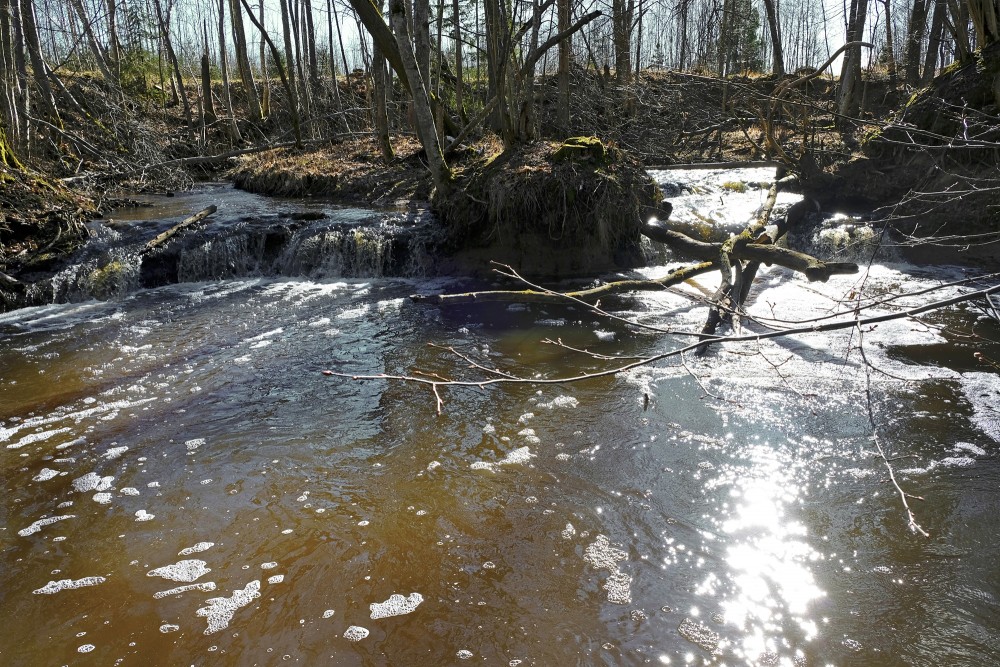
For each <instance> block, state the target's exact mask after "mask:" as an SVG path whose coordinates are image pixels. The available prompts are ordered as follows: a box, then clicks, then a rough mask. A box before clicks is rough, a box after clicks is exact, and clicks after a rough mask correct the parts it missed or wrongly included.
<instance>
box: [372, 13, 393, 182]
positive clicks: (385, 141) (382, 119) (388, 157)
mask: <svg viewBox="0 0 1000 667" xmlns="http://www.w3.org/2000/svg"><path fill="white" fill-rule="evenodd" d="M376 2H377V3H378V5H377V6H378V10H379V11H380V12H381V11H382V0H376ZM386 65H387V63H386V60H385V57H384V56H383V55H382V49H381V48H379V45H378V42H374V41H373V43H372V95H373V96H374V98H375V99H374V105H373V106H374V108H373V111H374V113H375V136H376V137H377V139H378V148H379V152H380V153H381V154H382V160H383V161H384V162H386V163H389V162H392V159H393V158H394V157H395V155H394V154H393V152H392V143H391V142H390V141H389V117H388V115H387V113H386V106H385V96H386Z"/></svg>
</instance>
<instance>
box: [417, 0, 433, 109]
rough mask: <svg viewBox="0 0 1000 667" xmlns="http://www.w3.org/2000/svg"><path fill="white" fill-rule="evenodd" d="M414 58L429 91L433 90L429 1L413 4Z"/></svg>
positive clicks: (419, 0)
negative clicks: (431, 86)
mask: <svg viewBox="0 0 1000 667" xmlns="http://www.w3.org/2000/svg"><path fill="white" fill-rule="evenodd" d="M413 56H414V58H416V61H417V70H418V71H419V72H420V78H421V79H422V80H423V82H424V85H425V86H427V91H428V92H430V90H431V88H430V85H431V4H430V2H428V0H414V2H413Z"/></svg>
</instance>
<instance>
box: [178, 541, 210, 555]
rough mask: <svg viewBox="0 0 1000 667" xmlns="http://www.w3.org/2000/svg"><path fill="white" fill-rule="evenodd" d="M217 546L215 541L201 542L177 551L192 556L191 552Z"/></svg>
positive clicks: (194, 552) (179, 553)
mask: <svg viewBox="0 0 1000 667" xmlns="http://www.w3.org/2000/svg"><path fill="white" fill-rule="evenodd" d="M214 546H215V542H199V543H198V544H196V545H194V546H192V547H187V548H185V549H181V550H180V551H178V552H177V555H178V556H190V555H191V554H196V553H199V552H202V551H208V550H209V549H211V548H212V547H214Z"/></svg>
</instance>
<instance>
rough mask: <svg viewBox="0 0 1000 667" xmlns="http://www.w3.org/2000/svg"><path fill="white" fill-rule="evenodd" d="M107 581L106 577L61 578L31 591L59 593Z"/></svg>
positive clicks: (36, 592) (49, 593) (50, 593)
mask: <svg viewBox="0 0 1000 667" xmlns="http://www.w3.org/2000/svg"><path fill="white" fill-rule="evenodd" d="M105 581H107V580H106V579H105V578H104V577H84V578H83V579H60V580H59V581H50V582H49V583H47V584H45V585H44V586H42V587H41V588H36V589H35V590H33V591H31V592H32V593H34V594H35V595H52V594H53V593H58V592H59V591H69V590H73V589H74V588H83V587H85V586H96V585H98V584H103V583H104V582H105Z"/></svg>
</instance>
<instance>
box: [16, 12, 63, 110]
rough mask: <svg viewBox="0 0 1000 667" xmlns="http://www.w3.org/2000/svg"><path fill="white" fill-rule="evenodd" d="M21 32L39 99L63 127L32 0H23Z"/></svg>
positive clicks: (43, 106) (44, 108)
mask: <svg viewBox="0 0 1000 667" xmlns="http://www.w3.org/2000/svg"><path fill="white" fill-rule="evenodd" d="M21 32H22V35H23V37H24V48H25V51H27V53H28V59H29V60H30V61H31V70H32V75H33V76H32V78H33V81H34V83H35V87H36V88H37V89H38V99H39V101H40V102H41V105H42V109H43V111H44V112H45V117H46V119H47V120H49V121H50V122H51V123H52V124H53V125H56V126H58V127H60V128H61V127H62V121H61V120H60V118H59V112H58V110H57V109H56V100H55V96H54V95H53V94H52V88H51V86H49V79H48V67H46V65H45V61H44V60H42V50H41V47H40V46H39V43H38V27H37V25H36V23H35V8H34V3H33V2H32V0H21Z"/></svg>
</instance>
